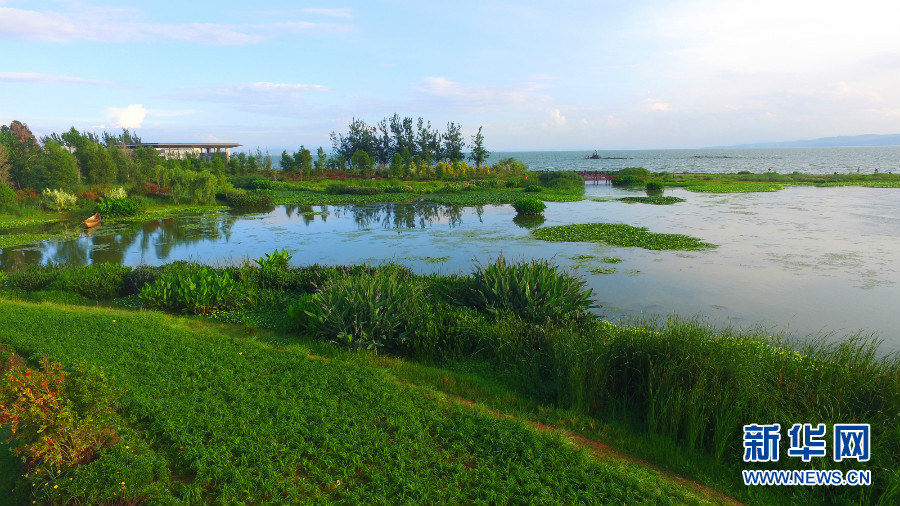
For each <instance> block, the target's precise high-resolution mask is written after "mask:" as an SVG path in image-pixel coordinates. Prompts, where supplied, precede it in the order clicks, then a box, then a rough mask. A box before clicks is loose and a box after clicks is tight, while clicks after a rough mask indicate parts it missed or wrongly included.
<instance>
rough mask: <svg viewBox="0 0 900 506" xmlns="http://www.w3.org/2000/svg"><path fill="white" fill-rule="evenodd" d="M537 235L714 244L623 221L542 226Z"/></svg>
mask: <svg viewBox="0 0 900 506" xmlns="http://www.w3.org/2000/svg"><path fill="white" fill-rule="evenodd" d="M531 233H532V234H534V236H535V237H536V238H538V239H541V240H543V241H552V242H602V243H606V244H611V245H613V246H622V247H637V248H644V249H651V250H699V249H706V248H715V247H716V246H715V245H714V244H709V243H705V242H702V241H701V240H700V239H697V238H695V237H690V236H687V235H681V234H659V233H655V232H650V231H648V230H647V229H646V228H643V227H633V226H631V225H625V224H621V223H586V224H576V225H560V226H556V227H541V228H539V229H536V230H532V231H531Z"/></svg>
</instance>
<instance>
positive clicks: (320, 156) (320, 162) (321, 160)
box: [315, 146, 328, 174]
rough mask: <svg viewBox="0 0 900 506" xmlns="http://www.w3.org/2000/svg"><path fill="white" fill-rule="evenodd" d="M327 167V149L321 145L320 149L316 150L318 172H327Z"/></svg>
mask: <svg viewBox="0 0 900 506" xmlns="http://www.w3.org/2000/svg"><path fill="white" fill-rule="evenodd" d="M326 168H328V155H326V154H325V150H324V149H322V146H319V150H318V151H316V163H315V169H316V173H318V174H321V173H323V172H325V169H326Z"/></svg>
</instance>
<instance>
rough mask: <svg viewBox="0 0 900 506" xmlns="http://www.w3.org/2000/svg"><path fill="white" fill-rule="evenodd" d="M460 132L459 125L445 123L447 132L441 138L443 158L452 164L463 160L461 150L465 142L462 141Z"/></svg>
mask: <svg viewBox="0 0 900 506" xmlns="http://www.w3.org/2000/svg"><path fill="white" fill-rule="evenodd" d="M461 130H462V129H461V127H460V126H459V125H457V124H456V123H454V122H452V121H451V122H450V123H447V131H446V132H444V135H443V136H442V140H443V145H442V147H443V149H444V152H443V156H444V158H446V159H448V160H450V161H452V162H459V161H462V160H463V158H464V156H463V149H464V148H465V147H466V142H465V141H464V140H463V136H462V131H461Z"/></svg>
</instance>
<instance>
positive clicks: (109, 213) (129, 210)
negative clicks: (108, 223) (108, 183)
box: [95, 197, 141, 218]
mask: <svg viewBox="0 0 900 506" xmlns="http://www.w3.org/2000/svg"><path fill="white" fill-rule="evenodd" d="M140 210H141V206H140V205H138V203H137V202H135V201H134V200H131V199H129V198H110V197H104V198H103V199H101V200H100V202H98V203H97V207H96V208H95V211H96V212H98V213H100V216H102V217H104V218H117V217H120V216H134V215H136V214H137V213H138V212H140Z"/></svg>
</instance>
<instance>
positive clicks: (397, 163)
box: [390, 153, 403, 177]
mask: <svg viewBox="0 0 900 506" xmlns="http://www.w3.org/2000/svg"><path fill="white" fill-rule="evenodd" d="M390 171H391V176H393V177H400V176H402V175H403V155H401V154H400V153H394V157H393V158H391V167H390Z"/></svg>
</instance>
